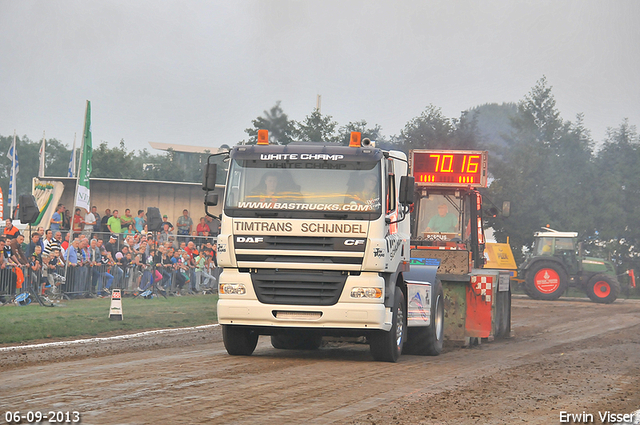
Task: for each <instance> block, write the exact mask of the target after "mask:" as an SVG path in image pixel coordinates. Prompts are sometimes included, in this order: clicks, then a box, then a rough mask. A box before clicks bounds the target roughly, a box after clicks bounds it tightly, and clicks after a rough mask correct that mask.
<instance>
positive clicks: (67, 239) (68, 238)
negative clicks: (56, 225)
mask: <svg viewBox="0 0 640 425" xmlns="http://www.w3.org/2000/svg"><path fill="white" fill-rule="evenodd" d="M70 241H71V233H67V234H66V235H65V236H64V241H62V243H61V244H60V247H61V248H62V250H63V251H64V252H66V251H67V250H68V249H69V245H70ZM62 258H67V257H66V256H64V255H63V257H62Z"/></svg>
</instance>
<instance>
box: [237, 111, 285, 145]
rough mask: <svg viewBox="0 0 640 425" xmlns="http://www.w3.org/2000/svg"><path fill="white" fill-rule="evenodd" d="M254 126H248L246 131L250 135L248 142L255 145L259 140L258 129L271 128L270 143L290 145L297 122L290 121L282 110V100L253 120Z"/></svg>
mask: <svg viewBox="0 0 640 425" xmlns="http://www.w3.org/2000/svg"><path fill="white" fill-rule="evenodd" d="M251 124H253V127H252V128H247V129H246V130H245V133H247V134H248V135H249V141H248V142H247V144H250V145H255V144H256V143H257V142H258V130H269V143H271V144H277V145H288V144H289V143H291V142H292V141H293V132H294V129H295V122H294V121H289V117H288V116H287V114H285V113H284V112H283V111H282V108H281V107H280V101H277V102H276V104H275V105H274V106H273V107H272V108H271V109H270V110H268V111H264V115H263V116H261V117H258V118H256V119H255V120H253V121H251Z"/></svg>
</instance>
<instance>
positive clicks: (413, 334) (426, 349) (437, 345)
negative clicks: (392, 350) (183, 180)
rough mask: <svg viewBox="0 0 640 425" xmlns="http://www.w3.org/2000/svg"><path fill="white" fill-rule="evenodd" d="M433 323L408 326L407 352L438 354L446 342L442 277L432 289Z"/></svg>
mask: <svg viewBox="0 0 640 425" xmlns="http://www.w3.org/2000/svg"><path fill="white" fill-rule="evenodd" d="M430 323H431V324H430V325H429V326H417V327H411V328H407V340H406V341H405V343H404V351H403V353H405V354H415V355H419V356H437V355H439V354H440V353H441V352H442V345H443V342H444V292H443V291H442V283H441V282H440V279H436V283H435V284H434V285H433V290H432V291H431V322H430Z"/></svg>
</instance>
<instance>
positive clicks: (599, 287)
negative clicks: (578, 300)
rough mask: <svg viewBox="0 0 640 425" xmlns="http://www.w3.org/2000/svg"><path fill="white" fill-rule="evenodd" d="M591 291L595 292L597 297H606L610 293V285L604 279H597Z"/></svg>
mask: <svg viewBox="0 0 640 425" xmlns="http://www.w3.org/2000/svg"><path fill="white" fill-rule="evenodd" d="M593 293H594V294H596V297H598V298H607V297H608V296H609V294H610V293H611V285H609V283H608V282H605V281H604V280H599V281H598V282H596V284H595V285H593Z"/></svg>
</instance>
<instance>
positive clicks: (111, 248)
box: [104, 235, 118, 258]
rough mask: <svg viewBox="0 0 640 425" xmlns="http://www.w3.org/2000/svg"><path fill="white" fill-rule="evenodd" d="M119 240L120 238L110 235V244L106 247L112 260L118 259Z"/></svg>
mask: <svg viewBox="0 0 640 425" xmlns="http://www.w3.org/2000/svg"><path fill="white" fill-rule="evenodd" d="M117 240H118V237H117V236H116V235H109V242H107V243H106V244H105V245H104V247H105V249H106V250H107V252H109V253H111V257H112V258H116V253H117V252H118V246H117V245H116V241H117Z"/></svg>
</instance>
